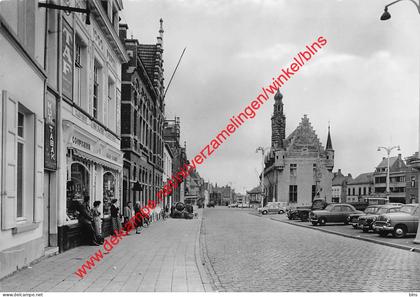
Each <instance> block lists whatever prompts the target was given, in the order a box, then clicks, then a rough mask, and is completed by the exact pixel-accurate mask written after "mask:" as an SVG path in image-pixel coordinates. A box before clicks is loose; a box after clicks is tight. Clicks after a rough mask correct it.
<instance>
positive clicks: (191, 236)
mask: <svg viewBox="0 0 420 297" xmlns="http://www.w3.org/2000/svg"><path fill="white" fill-rule="evenodd" d="M199 214H200V215H201V211H199ZM200 221H201V217H200V219H193V220H184V219H168V220H167V221H159V222H156V223H152V225H151V226H150V227H149V228H146V229H144V230H143V231H142V233H141V234H135V232H133V233H131V234H130V235H129V236H127V237H125V238H124V239H123V241H122V242H121V243H119V244H118V246H116V247H114V249H113V250H112V251H110V252H109V254H107V255H106V256H105V257H104V258H103V260H102V261H101V262H100V263H99V264H97V265H96V267H94V268H93V269H92V270H90V271H89V272H88V274H87V276H85V278H84V279H79V278H78V277H77V276H76V275H75V274H74V272H75V271H76V270H77V269H78V267H79V266H81V265H82V264H83V263H84V261H86V260H87V259H88V257H89V256H90V255H92V254H93V253H95V252H96V251H97V249H98V247H95V246H81V247H78V248H75V249H72V250H70V251H67V252H64V253H62V254H59V255H57V256H53V257H50V258H47V259H44V260H41V261H40V262H39V263H37V264H34V265H33V266H32V268H26V269H24V270H22V271H19V272H17V273H15V274H13V275H12V276H10V277H7V278H5V279H3V280H1V281H0V291H3V292H4V291H5V292H8V291H11V292H16V291H17V292H21V291H24V292H30V291H41V292H49V291H62V292H69V291H70V292H74V291H88V292H92V291H95V292H102V291H106V292H110V291H125V292H132V291H141V292H153V291H159V292H168V291H169V292H170V291H182V292H186V291H189V292H191V291H192V292H203V291H208V290H211V287H210V286H209V285H206V281H205V279H206V275H205V272H204V270H203V275H201V274H200V272H199V269H198V267H197V265H196V263H197V262H196V249H198V241H197V240H198V235H199V228H200Z"/></svg>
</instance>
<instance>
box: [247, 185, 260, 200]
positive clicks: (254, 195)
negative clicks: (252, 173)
mask: <svg viewBox="0 0 420 297" xmlns="http://www.w3.org/2000/svg"><path fill="white" fill-rule="evenodd" d="M246 194H247V196H248V200H249V203H250V204H261V199H262V195H261V186H256V187H255V188H253V189H252V190H250V191H246Z"/></svg>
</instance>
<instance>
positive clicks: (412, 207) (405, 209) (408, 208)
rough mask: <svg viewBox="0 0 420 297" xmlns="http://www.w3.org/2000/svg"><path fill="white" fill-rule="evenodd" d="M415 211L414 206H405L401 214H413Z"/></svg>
mask: <svg viewBox="0 0 420 297" xmlns="http://www.w3.org/2000/svg"><path fill="white" fill-rule="evenodd" d="M413 209H414V205H405V206H403V207H401V208H400V212H405V213H411V212H412V211H413Z"/></svg>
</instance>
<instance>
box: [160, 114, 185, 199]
mask: <svg viewBox="0 0 420 297" xmlns="http://www.w3.org/2000/svg"><path fill="white" fill-rule="evenodd" d="M180 136H181V123H180V120H179V117H175V118H174V119H173V120H169V119H165V123H164V125H163V139H164V141H165V143H167V144H168V146H169V148H170V149H171V152H172V155H173V158H172V175H173V176H175V175H176V174H177V173H178V172H179V171H180V169H181V168H182V167H183V166H184V165H185V164H187V162H188V160H187V154H186V150H185V146H184V147H181V144H180ZM184 196H185V182H184V181H183V182H181V183H180V184H179V185H178V187H177V188H176V189H174V191H173V193H172V202H179V201H182V202H183V201H184Z"/></svg>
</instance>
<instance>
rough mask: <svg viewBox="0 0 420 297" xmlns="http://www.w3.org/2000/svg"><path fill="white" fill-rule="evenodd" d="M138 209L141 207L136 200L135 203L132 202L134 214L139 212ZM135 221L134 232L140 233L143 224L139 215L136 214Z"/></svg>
mask: <svg viewBox="0 0 420 297" xmlns="http://www.w3.org/2000/svg"><path fill="white" fill-rule="evenodd" d="M140 209H141V205H140V202H139V201H136V204H134V212H135V214H134V215H136V214H138V213H140ZM135 222H136V225H135V228H136V234H140V230H141V226H143V219H142V216H140V217H139V216H136V221H135Z"/></svg>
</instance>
